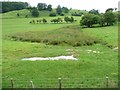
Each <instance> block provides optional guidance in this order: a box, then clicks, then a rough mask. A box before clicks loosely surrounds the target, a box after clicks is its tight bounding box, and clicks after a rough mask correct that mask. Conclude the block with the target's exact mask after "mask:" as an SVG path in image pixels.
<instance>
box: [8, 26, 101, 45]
mask: <svg viewBox="0 0 120 90" xmlns="http://www.w3.org/2000/svg"><path fill="white" fill-rule="evenodd" d="M9 37H10V38H12V39H13V40H20V41H29V42H38V43H45V44H48V45H49V44H51V45H60V44H67V45H72V46H84V45H93V44H96V43H99V42H100V41H99V40H98V39H95V38H93V37H90V36H88V35H86V34H84V33H83V32H82V31H81V30H80V29H79V27H78V26H67V27H64V28H60V29H57V30H53V31H29V32H22V33H16V34H14V35H10V36H9Z"/></svg>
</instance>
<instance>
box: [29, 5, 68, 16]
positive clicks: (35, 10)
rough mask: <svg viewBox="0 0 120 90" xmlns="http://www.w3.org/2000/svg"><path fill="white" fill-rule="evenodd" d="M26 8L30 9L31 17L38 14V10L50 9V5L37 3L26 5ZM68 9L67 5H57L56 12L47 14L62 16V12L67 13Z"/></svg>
mask: <svg viewBox="0 0 120 90" xmlns="http://www.w3.org/2000/svg"><path fill="white" fill-rule="evenodd" d="M28 10H30V12H31V15H32V16H33V17H38V16H39V11H43V10H44V11H52V10H53V8H52V5H51V4H49V5H47V4H46V3H38V5H37V7H28ZM68 12H69V9H68V8H67V7H61V6H60V5H58V6H57V8H56V12H51V13H50V15H49V16H51V17H54V16H56V15H57V14H58V15H60V16H64V13H68Z"/></svg>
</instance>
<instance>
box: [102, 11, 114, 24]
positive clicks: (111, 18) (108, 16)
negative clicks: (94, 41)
mask: <svg viewBox="0 0 120 90" xmlns="http://www.w3.org/2000/svg"><path fill="white" fill-rule="evenodd" d="M104 17H105V22H106V24H107V26H110V25H113V24H114V23H115V22H116V17H115V14H114V13H113V12H106V13H105V14H104Z"/></svg>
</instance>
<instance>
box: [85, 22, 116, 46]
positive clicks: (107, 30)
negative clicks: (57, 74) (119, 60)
mask: <svg viewBox="0 0 120 90" xmlns="http://www.w3.org/2000/svg"><path fill="white" fill-rule="evenodd" d="M84 32H85V33H88V34H89V35H91V36H94V37H96V38H99V39H101V40H102V41H106V42H107V43H108V45H112V46H113V47H116V46H118V25H117V24H116V25H114V26H108V27H99V28H86V29H84Z"/></svg>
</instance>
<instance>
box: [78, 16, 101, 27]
mask: <svg viewBox="0 0 120 90" xmlns="http://www.w3.org/2000/svg"><path fill="white" fill-rule="evenodd" d="M98 19H99V16H98V15H94V14H86V15H85V16H83V17H82V20H81V21H80V24H81V25H85V26H87V27H92V26H93V24H97V23H98Z"/></svg>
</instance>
